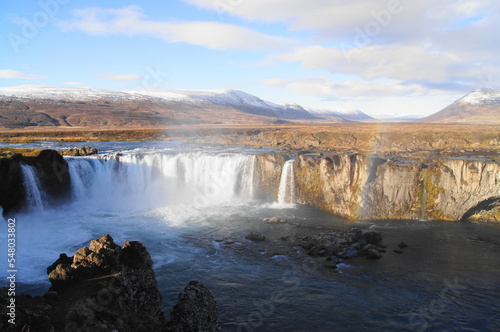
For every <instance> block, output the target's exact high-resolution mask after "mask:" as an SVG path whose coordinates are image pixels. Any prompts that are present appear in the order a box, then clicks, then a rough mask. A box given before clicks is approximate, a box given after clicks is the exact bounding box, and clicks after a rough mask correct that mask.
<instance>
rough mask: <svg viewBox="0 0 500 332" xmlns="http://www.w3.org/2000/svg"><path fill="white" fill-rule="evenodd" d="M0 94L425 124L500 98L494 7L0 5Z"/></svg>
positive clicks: (243, 2)
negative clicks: (269, 109) (215, 103)
mask: <svg viewBox="0 0 500 332" xmlns="http://www.w3.org/2000/svg"><path fill="white" fill-rule="evenodd" d="M0 8H1V11H0V13H1V14H0V35H2V36H3V38H1V39H0V47H1V48H0V49H1V50H2V51H1V54H0V86H15V85H24V84H36V85H50V86H64V87H96V88H103V89H112V90H138V89H144V88H147V89H226V88H232V89H238V90H243V91H246V92H248V93H251V94H255V95H257V96H259V97H261V98H262V99H266V100H270V101H274V102H287V103H298V104H301V105H303V106H306V107H314V108H325V109H327V108H357V109H360V110H362V111H364V112H366V113H368V114H371V115H374V116H380V115H385V114H391V115H405V114H406V115H408V114H411V115H420V116H424V115H428V114H431V113H434V112H436V111H439V110H440V109H442V108H443V107H445V106H446V105H448V104H450V103H452V102H453V101H455V100H456V99H458V98H460V97H461V96H463V95H464V94H466V93H467V92H469V91H472V90H474V89H477V88H500V86H499V80H500V75H499V63H500V58H499V57H498V54H500V53H499V51H500V46H499V45H500V34H498V33H497V30H498V22H500V17H499V16H500V4H499V3H498V1H493V0H491V1H489V0H482V1H474V0H458V1H457V0H455V1H451V0H442V1H439V2H436V1H430V0H421V1H418V2H417V1H411V0H388V1H374V0H356V1H352V0H351V1H340V0H339V1H330V0H309V1H304V0H184V1H181V0H179V1H148V0H146V1H141V2H126V1H106V2H105V3H103V2H102V1H92V0H87V1H82V0H40V1H30V0H26V1H16V2H14V1H4V2H2V4H1V5H0Z"/></svg>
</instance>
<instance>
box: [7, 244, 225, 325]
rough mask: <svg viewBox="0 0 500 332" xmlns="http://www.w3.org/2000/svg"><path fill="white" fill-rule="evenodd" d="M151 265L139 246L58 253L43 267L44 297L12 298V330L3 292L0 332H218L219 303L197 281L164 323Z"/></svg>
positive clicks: (95, 246)
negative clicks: (46, 281) (47, 287)
mask: <svg viewBox="0 0 500 332" xmlns="http://www.w3.org/2000/svg"><path fill="white" fill-rule="evenodd" d="M152 267H153V262H152V260H151V257H150V255H149V253H148V252H147V250H146V248H145V247H144V246H143V245H142V244H141V243H140V242H138V241H127V242H124V244H123V246H119V245H117V244H115V243H114V241H113V239H112V237H111V236H109V235H103V236H102V237H101V238H99V239H95V240H92V241H91V242H90V245H89V247H83V248H81V249H79V250H77V251H76V252H75V254H74V255H73V256H72V257H68V256H67V255H66V254H61V255H60V257H59V258H58V259H57V260H56V262H54V264H52V265H51V266H49V267H48V268H47V274H48V276H49V280H50V282H51V284H52V287H51V288H50V290H49V292H47V293H46V294H45V295H44V296H43V297H35V298H31V296H29V295H28V296H26V295H21V296H16V297H15V299H16V303H17V312H16V325H15V326H14V325H12V324H10V323H8V321H7V316H6V315H5V312H4V311H5V310H6V305H4V304H7V303H8V301H9V300H10V299H9V297H8V294H7V288H2V289H1V293H0V295H1V299H2V309H1V314H2V321H1V322H0V327H1V330H2V331H21V330H23V331H42V332H43V331H65V330H66V331H68V330H69V331H73V330H74V331H76V330H79V331H216V330H217V314H218V311H217V304H216V302H215V299H214V297H213V296H212V294H211V293H210V291H209V290H208V289H207V288H206V287H205V286H204V285H203V284H202V283H201V282H199V281H193V282H191V283H190V284H189V285H188V287H186V289H185V290H184V291H183V292H181V294H180V295H179V303H178V304H177V305H176V306H175V308H174V311H173V312H172V314H171V316H172V320H171V321H170V322H168V321H167V320H166V319H165V316H164V313H163V310H162V304H163V300H162V297H161V295H160V292H159V291H158V288H157V282H156V277H155V274H154V271H153V268H152Z"/></svg>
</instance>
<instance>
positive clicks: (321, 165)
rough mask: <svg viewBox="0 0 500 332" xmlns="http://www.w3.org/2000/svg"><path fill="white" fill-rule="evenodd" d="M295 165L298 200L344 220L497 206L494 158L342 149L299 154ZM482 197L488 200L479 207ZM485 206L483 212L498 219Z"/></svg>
mask: <svg viewBox="0 0 500 332" xmlns="http://www.w3.org/2000/svg"><path fill="white" fill-rule="evenodd" d="M294 168H295V178H296V185H297V188H296V190H297V196H298V200H299V202H300V203H303V204H310V205H313V206H317V207H319V208H321V209H323V210H326V211H329V212H332V213H334V214H336V215H340V216H343V217H345V218H348V219H356V220H362V219H426V220H460V219H462V218H463V217H464V216H466V215H468V214H470V210H471V209H472V210H473V209H475V208H476V209H477V207H478V206H481V207H482V209H483V210H484V209H485V208H488V206H491V207H493V206H496V205H495V204H493V203H494V202H497V201H499V199H498V197H499V196H500V165H499V164H497V163H495V162H487V161H479V160H459V159H450V160H444V161H441V162H435V163H430V164H425V163H416V162H411V161H404V162H401V161H391V160H386V159H381V158H378V157H376V156H369V155H361V154H344V155H332V156H321V157H317V156H316V157H311V156H299V157H298V158H297V159H296V161H295V165H294ZM486 201H488V202H490V203H491V204H489V205H487V206H483V205H484V204H482V202H486ZM490 210H491V209H490ZM490 210H488V211H490ZM478 211H479V210H478ZM488 211H483V212H481V213H482V216H490V215H491V216H490V217H487V219H488V220H490V221H496V220H498V219H500V218H498V217H497V213H490V212H488ZM478 213H479V212H478Z"/></svg>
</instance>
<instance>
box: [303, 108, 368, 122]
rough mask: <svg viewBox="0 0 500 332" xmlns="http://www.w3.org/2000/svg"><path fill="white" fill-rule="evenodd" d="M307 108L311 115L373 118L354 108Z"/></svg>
mask: <svg viewBox="0 0 500 332" xmlns="http://www.w3.org/2000/svg"><path fill="white" fill-rule="evenodd" d="M307 110H308V111H309V113H311V114H313V115H318V116H331V117H341V118H344V119H346V120H350V121H370V120H374V118H373V117H371V116H369V115H368V114H366V113H363V112H361V111H360V110H358V109H355V108H336V109H324V108H308V109H307Z"/></svg>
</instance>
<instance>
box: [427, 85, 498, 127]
mask: <svg viewBox="0 0 500 332" xmlns="http://www.w3.org/2000/svg"><path fill="white" fill-rule="evenodd" d="M419 121H421V122H439V123H475V124H499V123H500V90H476V91H474V92H471V93H468V94H467V95H465V96H464V97H462V98H460V99H459V100H457V101H455V102H454V103H453V104H451V105H449V106H447V107H445V108H444V109H442V110H441V111H439V112H437V113H434V114H432V115H429V116H427V117H425V118H423V119H421V120H419Z"/></svg>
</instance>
